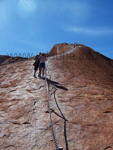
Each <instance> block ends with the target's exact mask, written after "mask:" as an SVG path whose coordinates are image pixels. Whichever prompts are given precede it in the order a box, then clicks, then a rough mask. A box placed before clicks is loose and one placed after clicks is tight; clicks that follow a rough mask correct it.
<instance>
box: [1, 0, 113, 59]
mask: <svg viewBox="0 0 113 150" xmlns="http://www.w3.org/2000/svg"><path fill="white" fill-rule="evenodd" d="M112 9H113V0H0V55H7V54H10V53H12V54H13V55H14V54H15V53H17V54H18V55H19V54H20V53H21V55H25V54H24V53H26V55H27V54H28V53H29V54H30V55H35V54H36V53H37V52H38V51H42V52H47V51H50V50H51V48H52V47H53V46H54V44H59V43H63V42H67V43H79V44H84V45H86V46H89V47H91V48H93V49H94V50H96V51H98V52H100V53H102V54H104V55H105V56H107V57H110V58H112V59H113V10H112Z"/></svg>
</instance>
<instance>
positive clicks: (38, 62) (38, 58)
mask: <svg viewBox="0 0 113 150" xmlns="http://www.w3.org/2000/svg"><path fill="white" fill-rule="evenodd" d="M40 56H41V52H39V53H38V54H37V55H36V56H35V62H34V63H33V65H34V75H33V76H34V78H37V77H36V72H37V70H38V68H39V64H40Z"/></svg>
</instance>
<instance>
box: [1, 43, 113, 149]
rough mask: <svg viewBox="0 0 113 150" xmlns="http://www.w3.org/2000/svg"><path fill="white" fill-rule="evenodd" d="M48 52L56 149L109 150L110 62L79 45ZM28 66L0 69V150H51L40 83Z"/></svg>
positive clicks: (112, 116)
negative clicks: (57, 147)
mask: <svg viewBox="0 0 113 150" xmlns="http://www.w3.org/2000/svg"><path fill="white" fill-rule="evenodd" d="M54 47H56V48H55V49H54V52H53V49H52V52H50V53H49V56H51V57H48V60H47V62H46V68H47V78H48V80H47V81H48V84H49V96H50V107H51V115H52V121H53V127H54V131H55V137H56V141H57V145H58V146H59V147H63V149H64V150H113V131H112V130H113V60H111V59H109V58H106V57H105V56H103V55H101V54H99V53H97V52H95V51H94V50H92V49H91V48H89V47H86V46H83V45H79V44H75V46H74V44H73V45H72V44H66V43H64V44H57V45H55V46H54ZM62 49H63V50H62ZM51 54H52V55H51ZM56 55H57V56H56ZM33 62H34V60H32V59H31V60H29V59H28V60H24V61H19V62H15V63H11V64H7V65H3V66H0V150H50V149H51V150H55V144H54V140H53V137H52V132H51V124H50V118H49V113H48V96H47V87H46V82H45V80H44V79H39V78H36V79H35V78H33V65H32V64H33Z"/></svg>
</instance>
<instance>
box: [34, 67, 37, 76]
mask: <svg viewBox="0 0 113 150" xmlns="http://www.w3.org/2000/svg"><path fill="white" fill-rule="evenodd" d="M36 71H37V68H36V67H34V75H33V76H34V77H35V78H36Z"/></svg>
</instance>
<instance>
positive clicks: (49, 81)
mask: <svg viewBox="0 0 113 150" xmlns="http://www.w3.org/2000/svg"><path fill="white" fill-rule="evenodd" d="M40 79H42V80H45V78H40ZM47 82H48V83H49V84H50V85H54V86H55V87H56V88H58V89H62V90H65V91H68V89H67V88H65V87H64V86H62V85H61V84H60V83H58V82H56V81H52V80H50V79H48V78H47Z"/></svg>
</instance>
